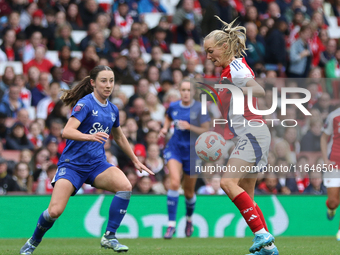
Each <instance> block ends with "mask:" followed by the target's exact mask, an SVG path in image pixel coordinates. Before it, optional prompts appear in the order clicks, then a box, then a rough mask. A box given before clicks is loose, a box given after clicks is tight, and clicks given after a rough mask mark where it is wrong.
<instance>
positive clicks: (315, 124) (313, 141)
mask: <svg viewBox="0 0 340 255" xmlns="http://www.w3.org/2000/svg"><path fill="white" fill-rule="evenodd" d="M322 125H323V124H322V120H320V119H319V120H315V121H312V122H311V123H310V129H309V130H308V132H307V134H305V135H304V136H303V137H302V139H301V151H321V147H320V137H321V128H322Z"/></svg>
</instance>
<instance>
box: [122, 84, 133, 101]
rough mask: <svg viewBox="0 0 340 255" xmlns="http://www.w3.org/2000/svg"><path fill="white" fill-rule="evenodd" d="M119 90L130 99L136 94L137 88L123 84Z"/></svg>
mask: <svg viewBox="0 0 340 255" xmlns="http://www.w3.org/2000/svg"><path fill="white" fill-rule="evenodd" d="M119 90H120V91H122V92H123V93H124V94H125V95H126V96H127V98H129V97H131V96H132V95H133V94H134V93H135V86H133V85H126V84H122V85H120V88H119Z"/></svg>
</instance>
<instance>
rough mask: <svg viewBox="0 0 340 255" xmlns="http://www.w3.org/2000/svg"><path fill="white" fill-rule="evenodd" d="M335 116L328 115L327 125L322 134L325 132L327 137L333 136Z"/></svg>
mask: <svg viewBox="0 0 340 255" xmlns="http://www.w3.org/2000/svg"><path fill="white" fill-rule="evenodd" d="M333 119H334V117H333V114H330V115H328V117H327V119H326V122H325V125H324V126H323V128H322V132H324V133H325V134H326V135H331V134H333Z"/></svg>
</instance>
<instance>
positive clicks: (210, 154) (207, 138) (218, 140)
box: [195, 131, 227, 162]
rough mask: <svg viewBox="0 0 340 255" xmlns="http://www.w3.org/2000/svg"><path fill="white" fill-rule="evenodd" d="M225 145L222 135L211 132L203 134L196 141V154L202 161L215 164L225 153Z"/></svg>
mask: <svg viewBox="0 0 340 255" xmlns="http://www.w3.org/2000/svg"><path fill="white" fill-rule="evenodd" d="M225 144H226V141H225V140H224V138H223V137H222V135H220V134H218V133H216V132H213V131H208V132H204V133H203V134H201V135H200V136H199V137H198V138H197V140H196V143H195V150H196V154H197V156H199V157H200V158H201V159H202V160H204V161H207V162H215V161H217V160H219V159H220V158H221V157H223V155H225V153H226V152H227V149H226V146H225Z"/></svg>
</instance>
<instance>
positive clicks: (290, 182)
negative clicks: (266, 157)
mask: <svg viewBox="0 0 340 255" xmlns="http://www.w3.org/2000/svg"><path fill="white" fill-rule="evenodd" d="M276 166H280V168H281V167H282V169H283V170H282V171H279V172H278V173H277V177H278V181H279V184H278V190H279V191H280V193H281V194H284V195H290V194H294V193H298V191H299V190H298V187H297V183H296V180H295V173H294V171H293V169H292V165H291V164H290V162H289V161H287V159H286V158H277V160H276Z"/></svg>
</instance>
